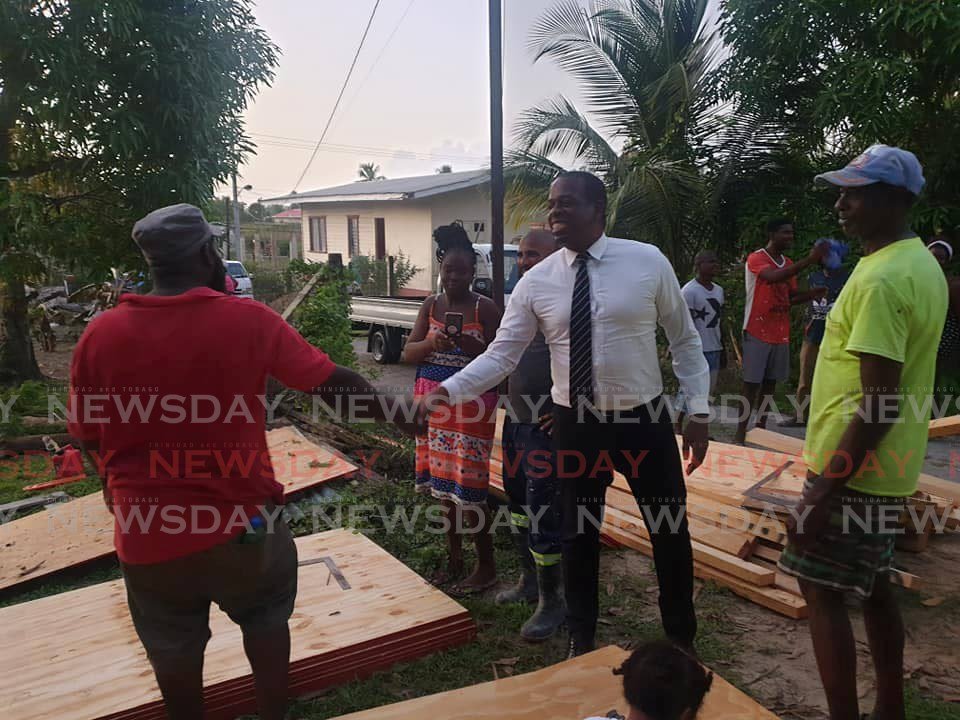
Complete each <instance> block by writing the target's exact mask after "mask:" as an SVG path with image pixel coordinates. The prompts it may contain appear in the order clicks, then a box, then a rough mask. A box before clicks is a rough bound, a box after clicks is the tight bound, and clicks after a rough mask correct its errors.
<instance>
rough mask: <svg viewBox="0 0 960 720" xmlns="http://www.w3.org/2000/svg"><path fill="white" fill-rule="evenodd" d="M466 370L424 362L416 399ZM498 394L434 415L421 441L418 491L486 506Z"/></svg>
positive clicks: (416, 390)
mask: <svg viewBox="0 0 960 720" xmlns="http://www.w3.org/2000/svg"><path fill="white" fill-rule="evenodd" d="M458 370H460V368H456V367H448V366H445V365H435V364H433V363H423V364H421V365H420V366H419V367H418V368H417V381H416V385H415V386H414V396H415V397H421V396H423V395H426V394H427V393H428V392H430V391H431V390H433V389H434V388H435V387H437V385H439V384H440V383H441V382H443V381H444V380H446V379H447V378H448V377H451V376H452V375H454V374H455V373H456V372H457V371H458ZM496 404H497V393H496V392H487V393H484V394H483V395H482V396H481V397H480V398H479V399H478V400H471V401H469V402H465V403H461V404H459V405H456V406H453V407H450V408H445V409H443V410H440V411H438V412H436V413H434V414H433V415H432V416H431V418H430V424H429V430H428V433H427V435H425V436H422V437H417V465H416V488H417V491H418V492H424V493H430V494H431V495H433V497H435V498H438V499H442V500H453V501H454V502H456V503H459V504H461V505H480V504H483V503H485V502H486V500H487V490H488V488H489V485H490V448H491V447H492V446H493V436H494V432H495V430H496V420H495V414H494V413H495V411H496Z"/></svg>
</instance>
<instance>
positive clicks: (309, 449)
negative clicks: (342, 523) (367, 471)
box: [0, 427, 357, 591]
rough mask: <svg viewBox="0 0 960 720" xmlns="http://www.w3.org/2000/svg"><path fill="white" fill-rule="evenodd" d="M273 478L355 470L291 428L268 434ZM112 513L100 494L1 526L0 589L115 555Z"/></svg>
mask: <svg viewBox="0 0 960 720" xmlns="http://www.w3.org/2000/svg"><path fill="white" fill-rule="evenodd" d="M267 445H268V447H269V449H270V458H271V461H272V463H273V466H274V472H275V476H276V478H277V482H279V483H281V484H282V485H283V486H284V489H285V492H286V493H287V495H294V494H296V493H298V492H303V491H305V490H309V489H310V488H313V487H316V486H318V485H320V484H322V483H324V482H328V481H330V480H335V479H337V478H341V477H345V476H348V475H350V474H352V473H354V472H356V471H357V466H356V465H354V464H352V463H351V462H350V461H349V460H347V459H346V458H344V457H343V456H342V455H340V454H338V453H335V452H333V451H331V450H328V449H325V448H322V447H320V446H319V445H317V444H316V443H313V442H311V441H310V440H308V439H307V438H306V437H305V436H304V435H303V434H302V433H301V432H300V431H299V430H297V428H295V427H282V428H278V429H276V430H271V431H270V432H268V433H267ZM113 552H114V549H113V516H112V515H111V514H110V513H109V512H108V511H107V509H106V506H105V505H104V503H103V496H102V494H101V493H93V494H90V495H85V496H84V497H82V498H78V499H76V500H73V501H71V502H65V503H58V504H57V505H56V506H53V507H51V508H49V509H47V510H45V511H44V512H38V513H36V514H34V515H28V516H27V517H24V518H21V519H19V520H15V521H13V522H8V523H5V524H3V525H0V591H3V590H7V589H9V588H13V587H15V586H17V585H19V584H21V583H24V582H27V581H33V580H36V579H38V578H42V577H47V576H50V575H53V574H54V573H57V572H60V571H62V570H65V569H67V568H71V567H77V566H82V565H85V564H88V563H91V562H94V561H97V560H101V559H103V558H106V557H110V556H111V555H113Z"/></svg>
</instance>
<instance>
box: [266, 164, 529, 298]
mask: <svg viewBox="0 0 960 720" xmlns="http://www.w3.org/2000/svg"><path fill="white" fill-rule="evenodd" d="M489 188H490V172H489V171H488V170H472V171H468V172H456V173H436V174H433V175H422V176H418V177H405V178H390V179H387V180H371V181H367V182H364V181H357V182H353V183H349V184H347V185H338V186H336V187H330V188H323V189H321V190H311V191H309V192H301V193H291V194H290V195H283V196H281V197H276V198H267V199H265V200H264V202H279V203H290V204H291V205H293V206H294V207H299V208H300V210H301V228H302V232H303V258H304V259H306V260H314V261H318V262H326V261H327V260H328V259H329V257H330V255H331V254H332V253H339V254H340V255H341V256H342V258H343V262H344V264H346V263H348V262H349V261H350V259H351V258H354V257H356V256H358V255H369V256H372V257H375V258H377V259H383V258H386V257H387V256H388V255H397V254H398V253H400V252H402V253H403V254H404V255H405V256H406V257H407V258H408V259H409V260H410V262H411V263H413V264H414V265H415V266H416V267H418V268H420V272H418V273H417V274H416V275H415V276H414V277H413V278H412V279H411V280H410V282H409V283H408V284H407V287H406V288H404V289H403V290H402V291H401V294H406V295H411V296H423V295H424V294H428V293H430V292H432V290H431V289H432V288H435V287H436V279H437V274H438V272H439V268H438V266H437V262H436V259H435V247H434V245H433V237H432V235H433V229H434V228H435V227H438V226H440V225H446V224H449V223H451V222H453V221H454V220H460V221H461V222H462V223H463V226H464V228H465V229H466V231H467V234H468V235H469V236H470V239H471V240H472V241H473V242H474V243H489V242H490V193H489ZM515 232H516V229H515V228H507V230H506V238H507V242H510V238H511V237H512V236H513V235H514V234H515Z"/></svg>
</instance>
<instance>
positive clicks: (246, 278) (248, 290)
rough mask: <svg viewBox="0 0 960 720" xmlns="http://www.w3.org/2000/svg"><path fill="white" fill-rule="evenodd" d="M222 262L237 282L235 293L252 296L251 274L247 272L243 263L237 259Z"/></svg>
mask: <svg viewBox="0 0 960 720" xmlns="http://www.w3.org/2000/svg"><path fill="white" fill-rule="evenodd" d="M223 264H224V265H226V267H227V272H228V273H230V277H232V278H233V280H234V282H236V283H237V290H236V294H237V295H243V296H244V297H250V298H252V297H253V275H251V274H250V273H248V272H247V269H246V268H245V267H244V266H243V263H242V262H240V261H239V260H224V261H223Z"/></svg>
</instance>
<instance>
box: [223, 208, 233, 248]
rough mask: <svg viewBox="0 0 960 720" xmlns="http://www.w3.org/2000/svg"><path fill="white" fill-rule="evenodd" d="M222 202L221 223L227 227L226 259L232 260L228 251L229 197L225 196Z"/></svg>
mask: <svg viewBox="0 0 960 720" xmlns="http://www.w3.org/2000/svg"><path fill="white" fill-rule="evenodd" d="M223 204H224V213H223V224H224V225H225V226H226V228H227V250H226V252H227V260H232V259H233V258H232V257H231V256H230V255H231V253H230V198H228V197H225V198H224V199H223Z"/></svg>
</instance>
